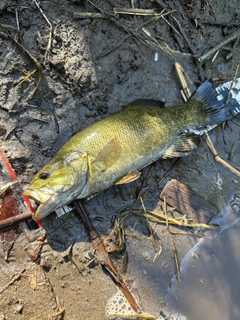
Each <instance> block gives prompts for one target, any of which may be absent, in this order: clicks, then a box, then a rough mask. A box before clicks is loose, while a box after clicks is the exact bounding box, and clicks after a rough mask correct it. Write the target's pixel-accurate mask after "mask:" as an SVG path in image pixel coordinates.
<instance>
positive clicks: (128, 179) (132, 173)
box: [115, 170, 141, 184]
mask: <svg viewBox="0 0 240 320" xmlns="http://www.w3.org/2000/svg"><path fill="white" fill-rule="evenodd" d="M140 175H141V172H139V171H137V170H130V171H129V172H128V173H127V174H126V176H124V177H123V178H121V179H120V180H117V182H115V184H124V183H129V182H132V181H134V180H137V179H138V178H139V177H140Z"/></svg>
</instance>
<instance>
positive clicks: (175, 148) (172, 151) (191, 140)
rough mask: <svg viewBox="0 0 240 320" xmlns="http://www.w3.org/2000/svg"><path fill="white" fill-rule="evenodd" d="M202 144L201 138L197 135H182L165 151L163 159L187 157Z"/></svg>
mask: <svg viewBox="0 0 240 320" xmlns="http://www.w3.org/2000/svg"><path fill="white" fill-rule="evenodd" d="M200 142H201V138H200V137H199V136H197V135H195V134H191V133H187V134H186V133H182V134H180V135H179V136H178V138H177V140H176V141H175V142H174V143H173V144H172V145H171V146H170V147H169V148H168V149H167V150H166V151H165V153H164V155H163V156H162V158H175V157H184V156H187V155H188V154H189V153H190V152H191V151H192V150H194V149H196V148H197V147H198V146H199V144H200Z"/></svg>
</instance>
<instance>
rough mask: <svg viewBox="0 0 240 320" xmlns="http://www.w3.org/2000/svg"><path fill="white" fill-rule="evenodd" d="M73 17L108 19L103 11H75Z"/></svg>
mask: <svg viewBox="0 0 240 320" xmlns="http://www.w3.org/2000/svg"><path fill="white" fill-rule="evenodd" d="M73 19H74V20H78V19H106V16H105V15H104V14H102V13H91V12H74V13H73Z"/></svg>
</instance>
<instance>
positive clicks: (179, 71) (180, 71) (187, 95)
mask: <svg viewBox="0 0 240 320" xmlns="http://www.w3.org/2000/svg"><path fill="white" fill-rule="evenodd" d="M175 69H176V72H177V75H178V78H179V80H180V83H181V86H182V90H181V94H182V97H183V100H184V101H185V102H186V101H187V100H188V99H189V98H190V97H191V92H190V90H189V88H188V85H187V82H186V80H185V78H184V75H183V68H182V66H181V65H180V63H178V62H175Z"/></svg>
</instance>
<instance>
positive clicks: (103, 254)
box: [73, 200, 141, 313]
mask: <svg viewBox="0 0 240 320" xmlns="http://www.w3.org/2000/svg"><path fill="white" fill-rule="evenodd" d="M73 205H74V207H75V209H76V210H77V212H78V213H79V215H80V216H81V218H82V220H83V223H84V225H85V227H86V228H87V230H88V233H89V236H90V238H91V241H92V245H93V247H94V249H95V251H96V256H97V258H98V260H99V262H100V263H101V264H102V266H104V267H105V269H106V270H107V271H108V272H109V273H110V274H111V276H112V277H113V279H114V282H115V283H116V284H117V286H118V287H119V289H120V290H121V291H122V293H123V294H124V296H125V297H126V299H127V301H128V302H129V304H130V305H131V307H132V308H133V310H134V311H135V312H137V313H139V312H140V311H141V309H140V307H139V306H138V304H137V302H136V301H135V299H134V297H133V296H132V294H131V292H130V291H129V289H128V287H127V286H126V284H125V283H124V281H123V279H122V277H121V276H120V274H119V273H118V271H117V269H116V267H115V265H114V264H113V262H112V260H111V258H110V257H109V255H108V252H107V250H106V248H105V246H104V243H103V241H102V239H101V238H100V236H99V235H98V233H97V231H96V229H95V228H94V227H93V225H92V223H91V221H90V220H89V218H88V216H87V215H86V213H85V211H84V209H83V207H82V205H81V204H80V202H78V201H76V200H74V201H73Z"/></svg>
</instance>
